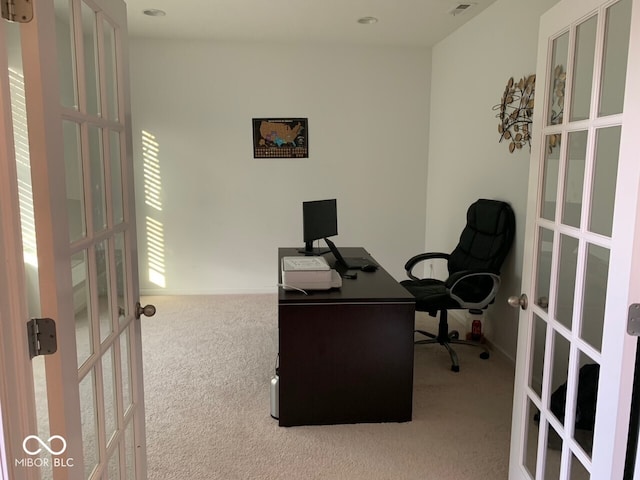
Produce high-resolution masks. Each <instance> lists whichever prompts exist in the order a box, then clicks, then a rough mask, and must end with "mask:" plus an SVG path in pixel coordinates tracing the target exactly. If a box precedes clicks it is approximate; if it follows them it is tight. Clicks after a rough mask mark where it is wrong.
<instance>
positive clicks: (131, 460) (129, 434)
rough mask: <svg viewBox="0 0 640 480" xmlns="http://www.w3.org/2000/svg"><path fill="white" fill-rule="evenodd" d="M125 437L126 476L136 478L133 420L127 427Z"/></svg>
mask: <svg viewBox="0 0 640 480" xmlns="http://www.w3.org/2000/svg"><path fill="white" fill-rule="evenodd" d="M124 438H125V452H126V453H125V463H126V466H127V472H126V474H127V476H126V478H127V479H129V478H135V468H136V466H135V458H136V444H135V437H134V432H133V420H132V421H130V422H129V423H128V424H127V428H126V430H125V434H124Z"/></svg>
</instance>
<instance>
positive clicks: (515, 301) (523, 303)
mask: <svg viewBox="0 0 640 480" xmlns="http://www.w3.org/2000/svg"><path fill="white" fill-rule="evenodd" d="M507 303H508V304H509V305H511V306H512V307H513V308H518V307H520V308H521V309H522V310H526V309H527V307H528V306H529V299H528V298H527V296H526V295H525V294H524V293H523V294H522V295H520V296H519V297H517V296H515V295H513V296H512V297H509V299H508V300H507Z"/></svg>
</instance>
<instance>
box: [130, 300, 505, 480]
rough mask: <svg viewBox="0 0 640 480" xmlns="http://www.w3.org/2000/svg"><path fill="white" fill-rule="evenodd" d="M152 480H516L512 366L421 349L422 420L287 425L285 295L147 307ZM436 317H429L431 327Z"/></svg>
mask: <svg viewBox="0 0 640 480" xmlns="http://www.w3.org/2000/svg"><path fill="white" fill-rule="evenodd" d="M144 302H145V303H153V304H155V305H156V307H157V309H158V313H157V314H156V316H155V317H153V318H144V319H143V324H142V325H143V350H144V368H145V395H146V412H147V415H146V416H147V450H148V465H149V468H148V469H149V479H150V480H172V479H176V480H178V479H179V480H186V479H189V480H200V479H202V480H205V479H206V480H214V479H215V480H217V479H221V480H223V479H224V480H234V479H295V480H298V479H299V480H304V479H323V480H324V479H329V480H334V479H336V480H337V479H345V480H357V479H400V480H404V479H407V480H409V479H416V480H417V479H434V480H435V479H437V480H448V479H456V480H457V479H465V480H474V479H478V480H480V479H482V480H485V479H506V478H507V476H508V474H507V472H508V457H509V434H510V426H511V401H512V390H513V370H512V366H511V365H510V364H509V363H508V362H507V361H506V360H504V359H502V358H501V357H499V356H498V355H493V356H492V358H491V359H489V360H486V361H485V360H481V359H480V358H479V357H478V354H479V351H478V349H475V348H470V347H464V346H459V347H458V348H457V349H456V350H457V352H458V355H459V357H460V366H461V367H460V369H461V371H460V372H459V373H453V372H451V371H450V369H449V367H450V362H449V356H448V354H447V353H446V350H445V349H444V348H443V347H441V346H434V345H430V346H425V345H422V346H416V350H415V381H414V401H413V421H412V422H407V423H400V424H397V423H390V424H357V425H333V426H320V427H318V426H315V427H293V428H281V427H278V423H277V421H276V420H273V419H272V418H271V417H270V415H269V381H270V379H271V376H272V374H273V369H274V364H275V360H276V353H277V330H278V327H277V297H276V295H275V294H274V295H225V296H181V297H146V298H144ZM433 322H434V319H431V318H429V317H424V318H422V317H421V318H419V319H418V322H417V323H418V325H419V326H420V327H424V326H427V324H432V323H433Z"/></svg>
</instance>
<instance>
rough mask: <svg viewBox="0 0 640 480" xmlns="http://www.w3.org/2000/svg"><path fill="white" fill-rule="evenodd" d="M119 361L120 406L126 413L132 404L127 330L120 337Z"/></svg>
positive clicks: (129, 350)
mask: <svg viewBox="0 0 640 480" xmlns="http://www.w3.org/2000/svg"><path fill="white" fill-rule="evenodd" d="M119 338H120V361H121V362H122V365H121V366H122V400H123V401H122V404H123V405H124V407H123V410H124V412H125V413H126V411H127V410H128V409H129V407H130V406H131V405H132V403H133V396H132V385H131V362H130V360H129V359H130V358H131V349H130V348H129V342H130V341H131V339H130V335H129V329H128V328H127V330H126V331H125V333H123V334H122V335H120V337H119Z"/></svg>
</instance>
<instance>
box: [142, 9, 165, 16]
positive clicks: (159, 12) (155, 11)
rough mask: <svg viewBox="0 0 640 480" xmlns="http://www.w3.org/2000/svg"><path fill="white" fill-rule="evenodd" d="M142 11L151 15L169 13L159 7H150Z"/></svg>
mask: <svg viewBox="0 0 640 480" xmlns="http://www.w3.org/2000/svg"><path fill="white" fill-rule="evenodd" d="M142 13H144V14H145V15H149V16H150V17H164V16H165V15H166V14H167V12H165V11H164V10H159V9H157V8H148V9H146V10H143V11H142Z"/></svg>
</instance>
